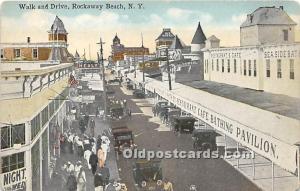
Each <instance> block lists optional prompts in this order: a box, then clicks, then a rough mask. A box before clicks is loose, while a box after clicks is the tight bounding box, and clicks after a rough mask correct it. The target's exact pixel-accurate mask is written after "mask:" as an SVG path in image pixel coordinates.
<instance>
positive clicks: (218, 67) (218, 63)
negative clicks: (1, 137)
mask: <svg viewBox="0 0 300 191" xmlns="http://www.w3.org/2000/svg"><path fill="white" fill-rule="evenodd" d="M217 71H219V59H217Z"/></svg>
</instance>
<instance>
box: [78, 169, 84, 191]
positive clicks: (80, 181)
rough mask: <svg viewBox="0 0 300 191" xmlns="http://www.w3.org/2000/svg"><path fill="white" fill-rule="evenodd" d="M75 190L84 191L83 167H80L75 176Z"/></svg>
mask: <svg viewBox="0 0 300 191" xmlns="http://www.w3.org/2000/svg"><path fill="white" fill-rule="evenodd" d="M77 191H86V176H85V172H84V170H83V167H81V168H80V171H79V174H78V177H77Z"/></svg>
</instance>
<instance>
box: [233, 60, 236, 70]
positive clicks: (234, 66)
mask: <svg viewBox="0 0 300 191" xmlns="http://www.w3.org/2000/svg"><path fill="white" fill-rule="evenodd" d="M233 72H234V73H236V59H234V60H233Z"/></svg>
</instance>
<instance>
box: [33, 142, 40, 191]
mask: <svg viewBox="0 0 300 191" xmlns="http://www.w3.org/2000/svg"><path fill="white" fill-rule="evenodd" d="M39 141H40V140H38V141H37V142H36V143H35V145H34V146H33V147H32V148H31V164H35V165H31V172H32V174H34V176H33V177H32V190H40V173H41V171H40V160H41V159H40V142H39Z"/></svg>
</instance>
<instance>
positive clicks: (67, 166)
mask: <svg viewBox="0 0 300 191" xmlns="http://www.w3.org/2000/svg"><path fill="white" fill-rule="evenodd" d="M63 169H64V170H65V171H66V172H67V173H68V174H71V173H72V172H73V171H74V169H75V167H74V165H73V164H72V163H71V162H70V161H68V162H67V164H65V165H64V166H63Z"/></svg>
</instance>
